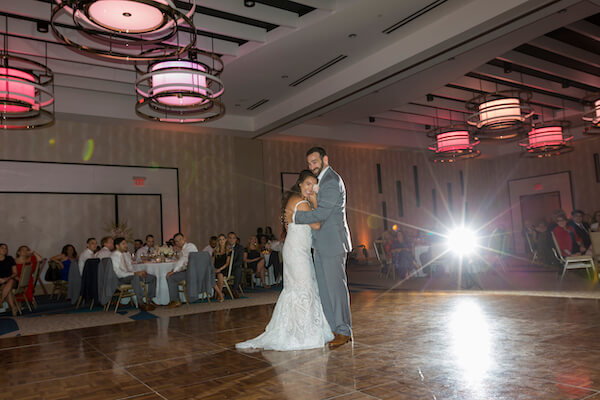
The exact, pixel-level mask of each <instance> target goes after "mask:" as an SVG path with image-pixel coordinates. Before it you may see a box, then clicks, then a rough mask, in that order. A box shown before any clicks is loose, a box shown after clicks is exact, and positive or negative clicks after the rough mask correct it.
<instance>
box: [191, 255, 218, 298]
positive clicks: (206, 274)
mask: <svg viewBox="0 0 600 400" xmlns="http://www.w3.org/2000/svg"><path fill="white" fill-rule="evenodd" d="M185 281H186V285H185V286H186V294H187V297H188V299H193V300H190V301H194V300H197V299H198V295H199V294H200V293H208V292H210V289H211V288H212V287H213V286H214V285H215V267H214V266H213V263H212V259H211V258H210V254H208V253H207V252H206V251H201V252H197V251H193V252H191V253H190V255H189V258H188V266H187V269H186V270H185Z"/></svg>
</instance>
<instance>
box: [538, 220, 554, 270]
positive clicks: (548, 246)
mask: <svg viewBox="0 0 600 400" xmlns="http://www.w3.org/2000/svg"><path fill="white" fill-rule="evenodd" d="M532 246H533V249H534V250H535V251H537V253H538V257H539V260H540V261H541V262H542V263H543V264H545V265H554V264H557V263H558V260H557V259H556V257H555V256H554V254H553V253H552V249H553V248H554V243H553V242H552V236H551V235H550V231H549V230H548V226H547V225H546V221H544V220H543V219H540V220H539V221H537V222H536V223H535V224H534V232H533V235H532Z"/></svg>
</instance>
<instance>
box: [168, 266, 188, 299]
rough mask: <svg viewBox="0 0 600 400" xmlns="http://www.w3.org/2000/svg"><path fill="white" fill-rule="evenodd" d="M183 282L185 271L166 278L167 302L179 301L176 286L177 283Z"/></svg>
mask: <svg viewBox="0 0 600 400" xmlns="http://www.w3.org/2000/svg"><path fill="white" fill-rule="evenodd" d="M183 280H185V271H179V272H175V273H174V274H173V275H171V276H170V277H168V278H167V285H168V286H169V301H179V292H178V286H179V282H181V281H183Z"/></svg>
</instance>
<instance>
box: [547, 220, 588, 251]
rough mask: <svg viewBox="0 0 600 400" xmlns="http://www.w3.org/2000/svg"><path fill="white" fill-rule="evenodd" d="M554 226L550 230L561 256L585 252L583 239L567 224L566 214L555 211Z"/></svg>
mask: <svg viewBox="0 0 600 400" xmlns="http://www.w3.org/2000/svg"><path fill="white" fill-rule="evenodd" d="M554 222H556V227H555V228H554V229H553V230H552V233H553V234H554V237H555V238H556V241H557V242H558V247H560V252H561V254H562V255H563V257H569V256H579V255H581V254H582V253H584V252H585V247H583V241H582V240H581V238H580V237H579V236H577V233H576V232H575V229H573V227H572V226H568V225H567V216H566V215H565V214H564V213H557V214H556V215H555V216H554Z"/></svg>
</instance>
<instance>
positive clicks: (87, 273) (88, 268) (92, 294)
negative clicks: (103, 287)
mask: <svg viewBox="0 0 600 400" xmlns="http://www.w3.org/2000/svg"><path fill="white" fill-rule="evenodd" d="M99 264H100V259H99V258H88V259H87V260H86V261H85V265H84V266H83V275H82V276H81V289H80V292H79V298H78V300H77V305H76V306H75V308H76V309H78V308H79V306H80V305H82V304H85V302H86V301H88V300H91V301H90V310H91V309H92V308H94V303H95V302H96V300H97V299H98V265H99ZM75 267H76V268H79V266H78V265H76V266H75Z"/></svg>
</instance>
